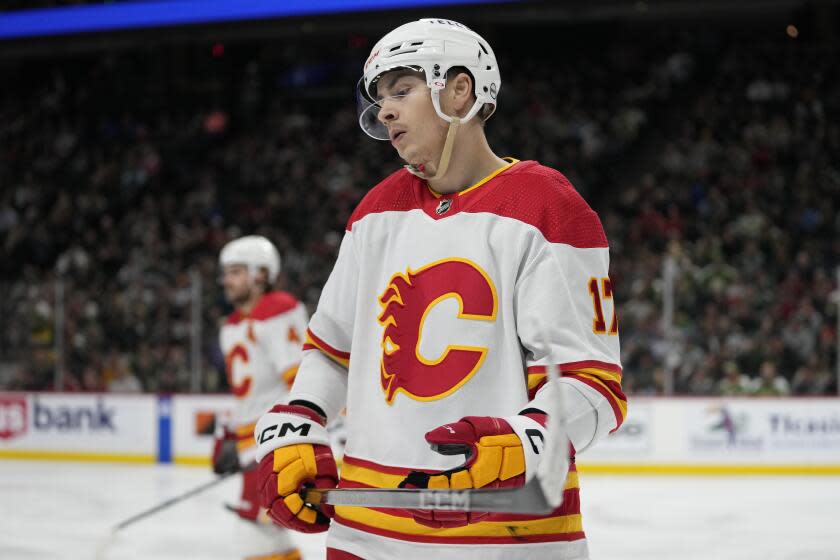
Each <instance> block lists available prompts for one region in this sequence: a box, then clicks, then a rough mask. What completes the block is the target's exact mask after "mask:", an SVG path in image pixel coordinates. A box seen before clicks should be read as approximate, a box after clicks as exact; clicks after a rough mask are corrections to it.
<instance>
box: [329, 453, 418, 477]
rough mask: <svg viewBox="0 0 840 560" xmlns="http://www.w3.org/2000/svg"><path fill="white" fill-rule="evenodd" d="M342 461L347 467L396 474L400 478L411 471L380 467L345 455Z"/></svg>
mask: <svg viewBox="0 0 840 560" xmlns="http://www.w3.org/2000/svg"><path fill="white" fill-rule="evenodd" d="M342 461H344V462H345V463H347V464H348V465H356V466H357V467H364V468H366V469H371V470H374V471H379V472H381V473H385V474H397V475H401V476H406V475H407V474H408V473H410V472H411V471H412V470H413V469H407V468H404V467H391V466H388V465H381V464H379V463H374V462H373V461H367V460H365V459H357V458H356V457H350V456H349V455H345V456H344V458H343V459H342Z"/></svg>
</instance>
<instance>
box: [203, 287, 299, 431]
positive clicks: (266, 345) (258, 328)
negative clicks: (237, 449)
mask: <svg viewBox="0 0 840 560" xmlns="http://www.w3.org/2000/svg"><path fill="white" fill-rule="evenodd" d="M307 320H308V316H307V313H306V309H305V308H304V306H303V304H301V303H300V302H298V301H297V299H295V297H294V296H292V295H291V294H289V293H286V292H270V293H268V294H265V295H264V296H263V297H262V298H260V300H259V301H258V302H257V304H256V305H255V306H254V309H253V310H252V311H251V313H250V314H249V315H247V316H245V315H244V314H242V313H241V312H239V311H234V312H233V313H231V315H230V316H229V317H228V318H227V321H225V324H224V325H223V326H222V328H221V331H220V332H219V342H220V344H221V347H222V352H224V355H225V370H226V373H227V377H228V384H229V385H230V388H231V392H232V393H233V395H234V396H235V397H236V409H235V411H234V413H233V417H232V418H231V424H232V426H231V427H232V428H235V429H236V431H237V432H240V431H241V432H242V433H243V434H248V435H252V434H253V424H254V423H255V422H256V421H257V419H258V418H259V417H260V416H262V415H263V414H264V413H265V412H267V411H268V410H269V409H270V408H271V407H272V406H273V405H274V403H275V402H277V401H278V400H281V399H282V398H284V397H285V396H286V395H287V394H288V391H289V388H290V387H291V384H292V381H293V380H294V377H295V374H296V373H297V369H298V366H299V365H300V359H301V348H302V345H303V337H304V333H305V332H306V323H307ZM249 425H250V433H249V430H248V426H249Z"/></svg>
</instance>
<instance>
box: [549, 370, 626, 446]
mask: <svg viewBox="0 0 840 560" xmlns="http://www.w3.org/2000/svg"><path fill="white" fill-rule="evenodd" d="M564 377H570V378H572V379H576V380H577V381H580V382H581V383H585V384H587V385H589V386H590V387H592V388H593V389H595V390H596V391H598V392H599V393H601V394H602V395H604V397H605V398H606V399H607V402H608V403H610V407H611V408H612V409H613V414H615V428H614V429H612V430H611V431H610V433H613V432H614V431H616V430H617V429H618V428H620V427H621V424H622V423H623V422H624V415H623V414H622V413H621V408H619V406H618V402H616V397H617V396H618V395H620V397H619V398H621V399H622V400H624V401H626V400H627V397H625V396H624V393H623V392H622V391H621V387H620V386H619V387H618V393H617V394H613V393H611V392H610V390H612V391H615V388H614V387H615V386H616V384H615V383H614V382H612V381H604V380H599V381H601V383H603V384H604V385H608V386H610V390H607V389H606V388H605V387H604V385H601V384H600V383H597V382H595V381H593V380H592V379H589V378H588V377H585V376H583V375H578V374H576V373H566V374H564Z"/></svg>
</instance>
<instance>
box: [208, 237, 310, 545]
mask: <svg viewBox="0 0 840 560" xmlns="http://www.w3.org/2000/svg"><path fill="white" fill-rule="evenodd" d="M219 264H220V265H221V268H222V281H223V284H224V291H225V297H226V298H227V300H228V302H230V304H231V305H233V307H234V311H233V313H232V314H231V315H230V316H229V317H228V318H227V320H226V322H225V324H224V325H223V326H222V328H221V331H220V333H219V339H220V344H221V347H222V351H223V352H224V355H225V367H226V370H227V376H228V382H229V384H230V388H231V392H232V393H233V395H234V396H235V397H236V408H235V410H234V412H233V416H232V418H231V421H230V422H229V423H228V425H220V426H218V427H217V435H216V442H215V445H214V449H213V470H214V471H215V472H216V473H218V474H223V473H228V472H238V471H240V470H242V469H243V467H248V466H249V465H251V464H252V463H253V462H254V453H255V451H256V447H255V442H254V438H253V432H254V423H255V422H256V420H257V419H258V418H259V417H260V415H262V414H263V413H264V412H265V411H266V410H268V409H269V408H271V406H272V404H274V403H275V402H276V401H277V400H278V399H281V398H283V397H284V396H285V395H286V394H287V393H288V389H289V387H290V386H291V384H292V381H293V379H294V376H295V374H296V373H297V369H298V365H299V363H300V359H301V345H302V340H303V339H302V337H303V334H304V332H305V330H306V322H307V319H308V317H307V313H306V310H305V308H304V307H303V305H302V304H301V303H299V302H298V301H297V300H296V299H295V297H294V296H292V295H291V294H289V293H287V292H282V291H272V290H271V288H272V286H273V285H274V283H275V282H276V280H277V275H278V273H279V271H280V256H279V254H278V252H277V249H276V248H275V247H274V245H273V244H272V243H271V242H270V241H269V240H268V239H266V238H264V237H260V236H253V235H252V236H246V237H242V238H239V239H236V240H234V241H231V242H230V243H228V244H227V245H225V247H224V248H223V249H222V252H221V255H220V257H219ZM232 509H233V510H234V511H235V512H236V513H237V514H238V515H239V516H240V517H241V518H242V519H244V520H246V521H249V522H250V524H249V525H247V526H244V525H243V529H242V531H241V534H239V535H237V540H238V541H239V542H241V543H242V546H243V549H247V553H248V555H249V556H248V558H252V559H255V558H266V559H267V558H271V559H273V560H295V559H298V558H300V554H299V553H298V551H297V550H296V549H295V547H294V544H293V543H292V540H291V539H290V538H289V535H288V534H287V532H286V531H284V530H281V529H280V528H278V527H276V526H273V525H272V524H271V523H270V522H268V520H267V519H266V517H265V515H264V513H263V514H261V511H263V512H264V510H261V508H260V507H259V501H258V497H257V471H256V469H254V468H250V469H246V470H244V472H243V473H242V498H241V503H240V504H238V505H237V506H234V507H232Z"/></svg>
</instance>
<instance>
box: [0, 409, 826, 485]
mask: <svg viewBox="0 0 840 560" xmlns="http://www.w3.org/2000/svg"><path fill="white" fill-rule="evenodd" d="M233 404H234V401H233V398H232V397H230V396H227V395H172V396H169V395H166V396H156V395H136V396H135V395H112V394H84V395H79V394H61V393H0V459H4V458H8V459H46V460H80V461H108V462H140V463H150V462H157V463H179V464H195V465H206V464H208V462H209V455H210V452H211V449H212V442H213V435H212V434H213V430H214V426H215V424H216V421H217V419H220V418H221V419H224V418H226V417H227V415H229V414H230V410H231V409H232V407H233ZM420 444H424V442H421V443H420ZM578 464H579V467H580V470H581V471H582V472H586V473H594V474H597V473H621V474H675V475H681V474H682V475H698V474H699V475H716V474H719V475H732V474H745V475H754V474H822V475H838V474H840V399H837V398H807V399H790V398H788V399H782V398H765V399H749V398H716V399H709V398H633V399H631V402H630V408H629V413H628V416H627V420H626V421H625V423H624V425H623V426H622V427H621V429H620V430H618V431H617V432H616V433H614V434H612V435H610V436H609V437H608V438H606V439H605V440H603V441H601V442H599V443H598V445H597V446H595V447H594V448H593V449H591V450H587V451H586V452H585V453H583V454H582V455H581V456H580V458H579V460H578Z"/></svg>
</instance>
